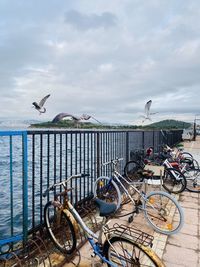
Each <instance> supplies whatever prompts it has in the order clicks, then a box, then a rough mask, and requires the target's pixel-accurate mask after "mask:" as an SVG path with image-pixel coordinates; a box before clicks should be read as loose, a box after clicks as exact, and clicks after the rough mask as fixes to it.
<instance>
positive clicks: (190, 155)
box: [181, 152, 193, 159]
mask: <svg viewBox="0 0 200 267" xmlns="http://www.w3.org/2000/svg"><path fill="white" fill-rule="evenodd" d="M181 156H183V158H192V159H193V155H192V154H191V153H189V152H181Z"/></svg>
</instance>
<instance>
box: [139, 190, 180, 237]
mask: <svg viewBox="0 0 200 267" xmlns="http://www.w3.org/2000/svg"><path fill="white" fill-rule="evenodd" d="M143 209H144V216H145V218H146V219H147V221H148V222H149V224H150V225H151V226H152V227H153V229H154V230H156V231H157V232H159V233H162V234H166V235H171V234H176V233H177V232H178V231H180V229H181V227H182V226H183V222H184V216H183V211H182V208H181V206H180V205H179V203H178V201H177V200H176V199H175V198H173V197H172V196H171V195H169V194H168V193H166V192H162V191H155V192H151V193H149V194H148V195H147V196H146V200H145V201H144V202H143ZM174 214H176V220H173V217H174Z"/></svg>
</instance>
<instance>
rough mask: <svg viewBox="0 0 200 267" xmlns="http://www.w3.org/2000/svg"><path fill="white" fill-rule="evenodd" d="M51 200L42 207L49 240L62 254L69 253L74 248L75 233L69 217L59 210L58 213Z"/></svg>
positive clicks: (75, 241)
mask: <svg viewBox="0 0 200 267" xmlns="http://www.w3.org/2000/svg"><path fill="white" fill-rule="evenodd" d="M57 209H58V208H56V207H55V206H54V205H53V204H52V201H49V202H47V204H46V205H45V207H44V222H45V226H46V229H47V232H48V234H49V237H50V239H51V241H52V242H53V243H54V245H55V246H56V248H57V249H58V250H59V251H60V252H61V253H63V254H71V253H72V252H73V251H74V250H75V249H76V243H77V240H76V233H75V229H74V226H73V224H72V222H71V220H70V218H69V217H68V216H67V215H66V213H65V212H64V211H63V210H61V211H59V212H61V213H60V214H59V215H58V211H57Z"/></svg>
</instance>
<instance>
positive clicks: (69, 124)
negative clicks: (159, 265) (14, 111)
mask: <svg viewBox="0 0 200 267" xmlns="http://www.w3.org/2000/svg"><path fill="white" fill-rule="evenodd" d="M191 126H192V124H191V123H188V122H184V121H177V120H163V121H160V122H155V123H151V124H148V125H123V124H120V125H119V124H116V125H115V124H112V125H111V124H110V125H109V124H99V123H91V122H79V123H76V122H74V121H72V120H61V121H59V122H58V123H53V122H51V121H47V122H41V123H34V124H31V125H30V126H29V127H30V128H66V129H71V128H78V129H126V130H129V129H145V130H159V129H162V130H170V129H188V128H190V127H191Z"/></svg>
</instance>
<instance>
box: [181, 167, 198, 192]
mask: <svg viewBox="0 0 200 267" xmlns="http://www.w3.org/2000/svg"><path fill="white" fill-rule="evenodd" d="M184 175H185V177H186V180H187V190H188V191H190V192H195V193H199V192H200V171H198V172H196V170H192V169H190V170H187V171H186V172H185V173H184Z"/></svg>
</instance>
